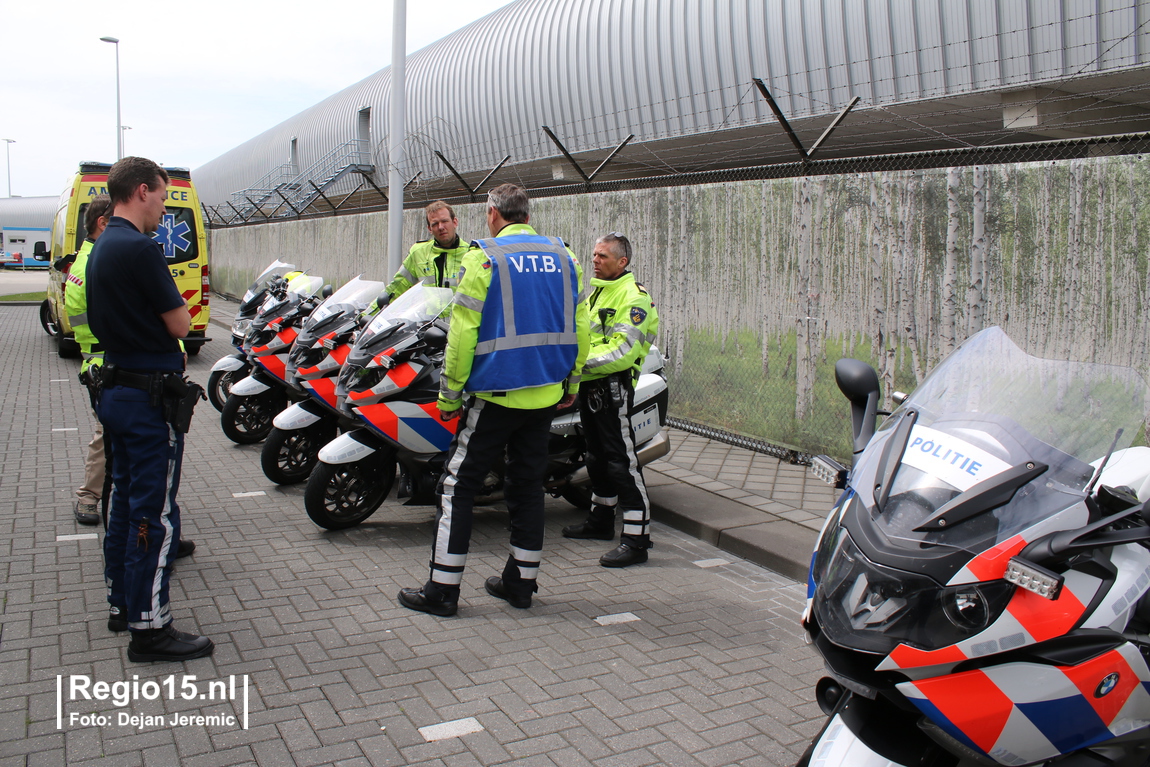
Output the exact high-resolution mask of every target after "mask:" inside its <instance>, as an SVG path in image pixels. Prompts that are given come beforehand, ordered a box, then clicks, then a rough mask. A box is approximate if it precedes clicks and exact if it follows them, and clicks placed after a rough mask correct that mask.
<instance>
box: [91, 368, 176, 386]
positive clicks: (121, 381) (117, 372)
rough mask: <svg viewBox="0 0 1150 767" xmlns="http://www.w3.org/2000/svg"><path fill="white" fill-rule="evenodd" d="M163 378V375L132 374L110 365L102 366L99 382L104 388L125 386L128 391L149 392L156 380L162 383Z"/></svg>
mask: <svg viewBox="0 0 1150 767" xmlns="http://www.w3.org/2000/svg"><path fill="white" fill-rule="evenodd" d="M109 373H110V375H108V374H109ZM163 378H164V374H163V373H133V372H132V371H130V370H124V369H123V368H119V367H114V366H112V365H104V370H102V371H101V380H102V382H103V384H104V386H106V387H112V386H126V387H128V388H129V389H143V390H144V391H151V389H152V387H154V386H155V385H156V382H157V380H159V381H161V382H162V381H163ZM109 379H110V380H109Z"/></svg>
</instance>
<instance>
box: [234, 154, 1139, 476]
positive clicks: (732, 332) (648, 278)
mask: <svg viewBox="0 0 1150 767" xmlns="http://www.w3.org/2000/svg"><path fill="white" fill-rule="evenodd" d="M1148 185H1150V158H1143V157H1134V156H1127V157H1116V158H1099V159H1094V160H1074V161H1068V162H1059V163H1041V164H1039V163H1035V164H1018V165H998V166H991V167H984V168H976V169H972V168H958V169H953V170H950V171H948V170H946V169H941V170H937V171H926V172H923V171H914V172H910V171H908V172H891V173H875V174H853V175H843V176H826V177H817V178H797V179H781V180H771V181H745V182H733V183H727V184H714V185H709V186H701V187H700V186H697V187H679V188H662V189H646V190H636V191H624V192H613V193H603V194H597V195H582V196H572V197H558V198H550V199H541V200H537V201H534V202H533V215H532V223H533V224H534V225H535V226H536V228H537V229H538V231H540V232H541V233H543V234H549V235H557V236H559V237H562V238H563V239H564V240H566V241H567V242H568V243H569V244H570V245H571V247H572V248H573V249H574V250H575V252H576V254H577V255H578V256H579V258H580V260H581V261H582V262H583V265H584V270H585V271H586V272H589V256H590V252H591V249H592V247H593V245H594V240H595V238H596V237H597V236H598V235H600V234H602V233H605V232H607V231H611V230H616V231H620V232H623V233H624V234H626V235H628V236H629V237H630V238H631V239H632V240H633V241H634V243H635V245H636V260H635V263H634V271H635V273H636V275H637V276H638V278H639V279H640V281H641V282H643V283H644V284H646V285H647V287H648V288H649V289H650V292H651V294H652V296H653V298H654V300H655V302H656V305H657V307H658V312H659V316H660V319H661V326H660V332H659V340H658V342H657V343H658V345H659V346H660V347H661V348H662V349H663V350H664V351H665V353H666V354H667V355H668V356H669V357H670V366H669V370H670V372H671V384H672V387H671V395H672V399H671V403H672V404H671V410H672V412H673V413H674V414H676V415H679V416H682V417H687V418H693V419H696V420H699V421H702V422H705V423H709V424H711V425H715V426H719V427H722V428H727V429H731V430H734V431H738V432H742V433H746V434H751V435H754V436H757V437H761V438H765V439H768V440H770V441H772V442H775V443H781V444H787V445H792V446H796V447H799V448H801V449H804V450H810V451H812V452H816V451H817V452H827V451H830V452H832V453H835V454H838V455H849V449H848V448H847V447H846V441H845V435H846V433H847V426H846V417H847V408H846V405H845V401H844V400H842V398H841V395H839V394H838V392H837V390H836V389H835V386H834V375H833V365H834V362H835V360H836V359H838V358H839V357H840V356H853V357H857V358H859V359H864V360H866V361H868V362H870V363H871V364H873V365H874V366H875V367H876V368H877V369H878V370H879V373H880V376H881V377H882V380H883V383H884V392H889V391H890V390H892V389H901V390H903V391H908V390H910V389H913V388H914V387H915V386H916V385H917V384H918V382H920V381H921V380H922V377H923V375H925V373H926V372H928V371H929V370H930V368H931V367H932V366H933V365H935V364H936V363H937V362H938V361H939V360H940V359H941V358H942V357H944V356H945V355H946V354H947V353H948V352H949V350H950V349H951V348H953V344H954V343H956V342H961V341H962V340H963V339H964V338H966V337H967V336H968V335H970V334H972V333H974V332H977V331H978V330H980V329H981V328H982V327H985V326H989V325H1001V326H1003V327H1004V329H1005V330H1006V331H1007V332H1008V333H1009V334H1010V335H1011V337H1012V338H1014V339H1015V341H1016V342H1017V343H1019V345H1020V346H1022V347H1023V348H1024V349H1025V350H1026V351H1028V352H1030V353H1032V354H1037V355H1040V356H1050V357H1057V358H1070V359H1085V360H1092V361H1096V362H1105V363H1111V364H1123V365H1132V366H1135V367H1137V368H1139V369H1141V370H1142V372H1143V374H1144V375H1145V373H1146V371H1147V369H1150V298H1147V296H1150V268H1148V262H1147V250H1148V248H1147V245H1148V244H1150V198H1147V197H1146V196H1145V195H1142V194H1140V190H1143V189H1145V188H1147V186H1148ZM457 213H458V215H459V217H460V221H461V223H460V233H461V235H463V236H465V237H470V238H475V237H478V236H483V235H486V232H485V231H483V228H484V222H483V218H482V216H483V213H484V210H483V206H482V205H481V204H476V205H468V206H461V207H460V208H459V209H457ZM404 226H405V232H404V240H405V242H412V241H414V240H415V239H416V238H417V237H418V238H424V237H426V236H427V235H426V230H425V229H424V228H423V225H422V213H421V211H408V212H407V214H406V216H405V223H404ZM386 240H387V214H386V213H369V214H362V215H348V216H341V217H338V218H324V219H314V220H309V221H302V222H287V223H277V224H271V225H260V226H249V227H239V228H233V229H221V230H216V231H215V232H213V274H214V280H215V283H216V285H217V286H219V288H221V289H222V290H224V291H226V292H229V293H232V294H235V293H238V292H241V291H242V290H243V288H244V287H245V286H246V285H247V284H248V282H249V281H250V280H251V278H252V277H253V276H254V275H255V274H256V273H258V272H259V271H260V270H262V269H263V267H264V266H265V265H266V264H267V263H269V262H270V261H272V260H273V259H274V258H277V257H279V258H284V259H292V260H294V262H295V263H297V264H298V265H300V266H302V267H306V268H309V269H311V270H312V273H314V274H320V275H323V276H324V277H325V278H327V279H328V280H329V281H331V282H332V283H333V284H339V283H340V282H342V281H343V280H346V279H349V278H351V277H353V276H355V275H356V274H358V273H360V272H363V273H365V274H366V275H367V276H368V277H372V278H377V279H387V278H388V277H389V276H390V275H386V274H384V273H383V265H384V261H385V259H384V248H385V243H386Z"/></svg>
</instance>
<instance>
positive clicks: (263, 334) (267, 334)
mask: <svg viewBox="0 0 1150 767" xmlns="http://www.w3.org/2000/svg"><path fill="white" fill-rule="evenodd" d="M275 337H276V331H275V330H273V329H272V328H270V327H268V328H264V329H262V330H251V331H249V332H248V335H247V338H245V339H244V348H245V349H247V350H248V351H251V350H252V349H254V348H256V347H257V346H267V345H268V344H270V343H271V342H272V339H273V338H275Z"/></svg>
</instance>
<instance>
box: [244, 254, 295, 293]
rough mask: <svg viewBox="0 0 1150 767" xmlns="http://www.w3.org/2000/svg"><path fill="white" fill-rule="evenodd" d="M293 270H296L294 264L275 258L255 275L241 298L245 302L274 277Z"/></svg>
mask: <svg viewBox="0 0 1150 767" xmlns="http://www.w3.org/2000/svg"><path fill="white" fill-rule="evenodd" d="M294 271H296V266H295V264H287V263H284V262H283V261H280V260H279V259H278V258H277V259H276V260H275V261H272V263H271V265H270V266H268V268H267V269H264V270H263V271H262V272H260V274H259V276H258V277H256V279H255V282H253V283H252V284H251V285H250V286H248V289H247V292H246V293H244V299H243V300H244V301H245V302H246V301H248V300H249V299H250V298H252V296H254V295H255V294H256V293H259V292H260V291H261V290H263V289H264V288H265V287H267V284H268V283H269V282H271V281H272V280H274V279H275V278H276V277H281V276H283V275H285V274H287V273H288V272H294Z"/></svg>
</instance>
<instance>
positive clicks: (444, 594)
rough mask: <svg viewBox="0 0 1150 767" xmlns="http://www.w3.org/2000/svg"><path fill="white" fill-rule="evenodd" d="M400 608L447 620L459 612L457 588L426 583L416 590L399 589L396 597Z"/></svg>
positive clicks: (430, 582)
mask: <svg viewBox="0 0 1150 767" xmlns="http://www.w3.org/2000/svg"><path fill="white" fill-rule="evenodd" d="M396 599H397V600H398V601H399V605H400V607H406V608H407V609H408V610H418V611H419V612H421V613H430V614H431V615H438V616H440V617H442V618H447V617H450V616H452V615H455V613H456V612H458V610H459V588H458V587H456V588H449V587H445V586H442V585H440V584H438V583H434V582H432V581H428V582H427V583H426V584H424V585H423V586H422V587H420V588H418V589H400V590H399V595H398V596H397V597H396Z"/></svg>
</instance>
